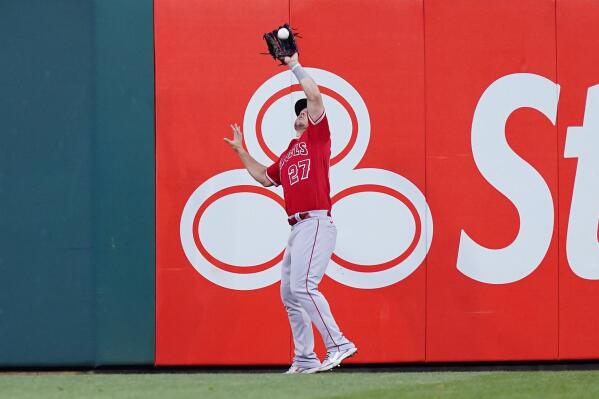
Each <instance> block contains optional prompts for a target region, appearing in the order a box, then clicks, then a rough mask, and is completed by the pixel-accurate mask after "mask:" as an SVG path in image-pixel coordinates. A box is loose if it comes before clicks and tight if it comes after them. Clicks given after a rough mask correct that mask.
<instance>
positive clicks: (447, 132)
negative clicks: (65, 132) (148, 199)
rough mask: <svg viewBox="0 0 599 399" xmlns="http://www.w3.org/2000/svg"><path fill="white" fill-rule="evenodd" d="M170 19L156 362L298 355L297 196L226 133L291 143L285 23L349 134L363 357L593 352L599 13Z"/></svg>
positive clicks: (488, 7)
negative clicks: (233, 128)
mask: <svg viewBox="0 0 599 399" xmlns="http://www.w3.org/2000/svg"><path fill="white" fill-rule="evenodd" d="M155 20H156V87H157V90H156V96H157V98H156V102H157V108H156V116H157V238H158V239H157V264H156V268H157V304H156V310H157V330H156V334H157V348H156V351H157V352H156V362H157V364H159V365H188V364H200V365H202V364H273V363H289V362H290V361H291V359H292V357H293V343H292V339H291V336H290V330H289V326H288V322H287V317H286V314H285V310H284V308H283V306H282V304H281V302H280V298H279V282H278V280H279V278H280V275H279V274H278V273H279V270H278V268H279V267H280V264H281V258H282V251H283V250H284V248H285V244H286V238H287V234H288V229H289V227H288V226H287V225H286V220H285V218H286V215H285V212H284V210H283V208H282V207H281V206H280V205H281V203H282V192H281V189H280V188H275V189H272V188H268V189H265V188H262V187H260V186H259V185H258V184H257V183H256V182H254V181H253V180H252V179H251V178H250V177H248V175H247V173H246V172H245V170H244V169H243V166H242V164H241V162H240V161H239V160H238V159H237V157H236V155H235V154H234V153H232V152H231V151H230V149H229V148H228V147H227V146H226V144H225V143H223V141H222V137H227V136H230V135H231V132H230V129H229V124H230V123H234V122H237V123H239V124H240V126H241V127H242V129H243V130H244V140H245V141H244V144H245V146H246V148H247V150H248V152H249V153H250V154H251V155H252V156H253V157H254V158H256V159H257V160H258V161H259V162H261V163H263V164H265V165H271V164H272V163H274V162H277V160H278V156H279V155H280V154H282V153H283V151H284V150H285V149H286V148H287V144H288V143H289V140H291V138H292V137H293V136H294V132H293V129H292V126H293V119H294V114H293V112H292V109H293V108H292V104H293V103H294V101H295V100H296V99H297V98H298V97H299V96H300V95H301V92H300V90H299V87H298V86H297V84H296V83H297V82H296V80H295V78H294V77H293V76H292V75H291V74H290V73H289V72H286V68H285V67H279V66H277V65H276V62H275V61H273V60H272V58H270V57H269V56H264V55H260V52H264V51H265V45H264V42H263V41H262V39H261V34H262V33H263V32H265V31H267V30H270V29H272V28H274V27H276V26H278V25H279V24H282V23H284V22H290V24H291V26H294V27H296V28H297V29H298V31H299V32H300V34H301V38H300V39H298V45H299V49H300V62H301V63H302V64H303V65H304V67H307V68H308V67H309V68H310V69H308V71H309V72H310V73H311V75H312V76H313V77H314V78H315V80H316V82H317V83H318V84H319V85H320V87H321V89H322V93H323V98H324V102H325V108H326V109H327V113H328V118H329V123H330V126H331V131H332V146H333V148H332V153H333V157H332V159H331V167H330V171H331V173H330V178H331V194H332V197H333V198H332V199H333V210H332V212H333V219H334V220H335V221H336V224H337V226H338V228H339V235H338V241H337V247H336V250H335V253H334V255H333V258H332V261H331V264H330V265H329V268H328V270H327V275H326V276H325V277H324V279H323V281H322V283H321V285H320V288H321V290H322V291H323V292H324V293H325V295H326V296H327V298H328V299H329V301H330V303H331V306H332V309H333V313H334V315H335V316H336V318H337V321H338V323H339V325H340V326H341V328H342V331H343V332H344V333H345V334H346V336H348V337H349V338H350V339H352V340H354V342H355V343H356V344H357V346H358V347H359V348H360V351H359V355H358V356H356V357H355V358H352V359H351V360H350V362H357V363H384V362H415V361H416V362H418V361H426V362H451V361H511V360H557V359H596V358H597V356H598V355H599V353H598V350H597V348H599V334H597V333H596V331H597V326H599V316H598V313H597V312H596V311H595V310H594V309H595V308H596V307H597V306H599V285H598V284H599V282H598V281H599V242H598V231H597V229H598V219H599V205H598V204H599V184H598V182H599V176H598V174H597V173H598V172H597V171H598V170H599V163H598V162H597V159H599V152H598V151H599V140H598V137H599V133H598V132H599V129H598V128H597V126H599V122H597V121H596V117H595V116H596V115H597V114H598V113H599V86H597V87H595V86H596V85H597V84H599V74H598V71H599V70H598V69H597V68H596V65H597V54H596V52H593V51H592V50H591V49H594V48H597V46H598V45H599V39H598V38H599V34H598V31H597V26H599V24H598V23H597V22H598V21H599V5H598V4H596V3H594V2H590V1H584V0H508V1H500V2H497V1H495V2H493V1H471V0H456V1H445V0H424V1H423V0H407V1H397V0H382V1H376V2H364V1H360V0H349V1H343V2H341V1H338V0H325V1H322V0H302V1H276V0H268V1H261V2H244V1H236V2H228V3H222V2H220V1H217V0H205V1H202V2H180V1H175V0H157V1H156V4H155ZM232 27H234V30H232ZM213 37H218V38H219V40H218V41H214V40H210V39H208V40H207V38H213ZM292 155H293V154H292ZM293 156H297V154H295V155H293ZM288 159H290V160H289V162H293V160H294V159H299V158H297V157H296V158H293V157H286V158H285V161H286V162H287V160H288ZM306 178H308V177H306ZM298 184H301V182H300V183H298ZM316 341H317V352H318V353H319V354H320V355H324V353H323V352H324V348H322V344H321V343H320V339H318V338H317V340H316Z"/></svg>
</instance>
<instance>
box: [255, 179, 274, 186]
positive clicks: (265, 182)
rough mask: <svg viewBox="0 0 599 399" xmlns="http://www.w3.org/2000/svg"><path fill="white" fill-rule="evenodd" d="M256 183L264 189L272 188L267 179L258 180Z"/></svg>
mask: <svg viewBox="0 0 599 399" xmlns="http://www.w3.org/2000/svg"><path fill="white" fill-rule="evenodd" d="M258 183H260V184H262V186H264V187H270V186H272V183H271V182H270V180H268V179H263V180H259V181H258Z"/></svg>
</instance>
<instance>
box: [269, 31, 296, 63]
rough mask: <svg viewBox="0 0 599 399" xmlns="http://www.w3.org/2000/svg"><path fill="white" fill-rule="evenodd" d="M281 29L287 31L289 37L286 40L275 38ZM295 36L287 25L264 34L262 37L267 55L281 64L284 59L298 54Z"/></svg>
mask: <svg viewBox="0 0 599 399" xmlns="http://www.w3.org/2000/svg"><path fill="white" fill-rule="evenodd" d="M281 28H285V29H287V30H288V31H289V37H288V38H287V39H279V37H278V36H277V33H278V31H279V29H281ZM295 36H296V33H295V32H293V30H292V29H291V27H290V26H289V24H284V25H282V26H279V27H278V28H277V29H275V30H273V31H272V32H267V33H265V34H264V36H263V37H264V40H266V44H267V46H268V53H269V54H270V55H272V58H274V59H275V60H279V61H281V62H283V59H284V58H285V57H291V56H292V55H293V54H295V53H297V52H298V50H297V44H296V43H295Z"/></svg>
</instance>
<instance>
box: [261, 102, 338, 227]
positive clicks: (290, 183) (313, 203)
mask: <svg viewBox="0 0 599 399" xmlns="http://www.w3.org/2000/svg"><path fill="white" fill-rule="evenodd" d="M330 159H331V131H330V130H329V121H328V119H327V117H326V115H325V113H324V112H323V113H322V115H321V116H320V118H318V119H317V120H316V121H312V119H311V118H310V116H309V115H308V128H307V129H306V130H305V131H304V133H303V134H302V135H301V137H300V138H299V139H293V140H291V143H289V146H288V147H287V149H286V150H285V151H284V152H283V154H281V156H280V157H279V160H278V161H277V162H275V163H274V164H272V165H270V166H269V167H268V169H266V177H267V178H268V180H270V181H271V183H272V184H274V185H275V186H279V185H281V184H282V185H283V196H284V197H285V210H286V211H287V215H289V216H291V215H293V214H295V213H297V212H306V211H315V210H328V211H330V210H331V186H330V183H329V161H330Z"/></svg>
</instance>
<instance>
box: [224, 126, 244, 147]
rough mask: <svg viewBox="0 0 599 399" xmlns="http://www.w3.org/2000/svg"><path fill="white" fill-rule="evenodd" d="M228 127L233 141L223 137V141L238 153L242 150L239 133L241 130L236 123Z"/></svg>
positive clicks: (241, 139)
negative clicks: (231, 131) (231, 132)
mask: <svg viewBox="0 0 599 399" xmlns="http://www.w3.org/2000/svg"><path fill="white" fill-rule="evenodd" d="M230 126H231V129H232V130H233V139H232V140H231V139H228V138H226V137H225V138H224V140H225V142H226V143H227V144H229V146H230V147H231V148H232V149H233V150H234V151H238V152H239V151H241V150H243V133H242V132H241V128H240V127H239V125H238V124H237V123H234V124H232V125H230Z"/></svg>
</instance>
